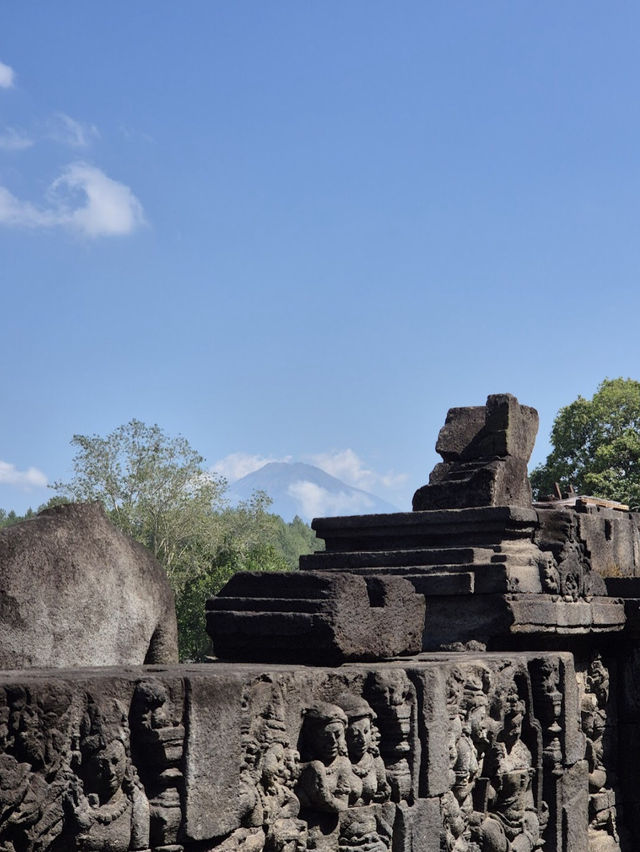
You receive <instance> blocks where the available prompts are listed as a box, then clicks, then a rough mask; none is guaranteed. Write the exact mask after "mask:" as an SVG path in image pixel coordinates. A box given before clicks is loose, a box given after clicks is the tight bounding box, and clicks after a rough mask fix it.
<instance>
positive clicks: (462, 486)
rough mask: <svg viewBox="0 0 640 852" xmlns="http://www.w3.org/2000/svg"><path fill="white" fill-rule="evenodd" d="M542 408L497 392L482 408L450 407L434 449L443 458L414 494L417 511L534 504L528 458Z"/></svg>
mask: <svg viewBox="0 0 640 852" xmlns="http://www.w3.org/2000/svg"><path fill="white" fill-rule="evenodd" d="M537 431H538V412H537V411H536V410H535V409H534V408H530V407H529V406H526V405H520V404H519V402H518V400H517V399H516V398H515V397H514V396H512V395H511V394H494V395H492V396H489V397H488V398H487V404H486V406H484V408H479V407H477V406H474V407H470V408H452V409H450V410H449V413H448V414H447V419H446V422H445V425H444V426H443V428H442V429H441V431H440V435H439V436H438V441H437V443H436V450H437V451H438V452H439V453H440V455H441V456H442V458H443V459H444V461H443V462H442V463H440V464H438V465H436V467H435V468H434V469H433V471H432V473H431V476H430V477H429V484H428V485H425V486H423V487H422V488H419V489H418V490H417V491H416V493H415V494H414V497H413V508H414V510H416V511H418V510H426V509H437V508H448V509H462V508H465V507H469V506H530V505H531V486H530V485H529V479H528V477H527V462H528V461H529V458H530V456H531V452H532V450H533V445H534V442H535V438H536V433H537Z"/></svg>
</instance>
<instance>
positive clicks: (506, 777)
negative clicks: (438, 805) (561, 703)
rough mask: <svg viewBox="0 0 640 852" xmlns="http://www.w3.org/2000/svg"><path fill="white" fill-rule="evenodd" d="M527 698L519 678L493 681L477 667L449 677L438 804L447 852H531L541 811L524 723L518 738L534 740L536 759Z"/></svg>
mask: <svg viewBox="0 0 640 852" xmlns="http://www.w3.org/2000/svg"><path fill="white" fill-rule="evenodd" d="M518 684H520V686H519V685H518ZM528 695H529V686H528V678H527V675H526V674H525V673H524V672H521V673H519V674H514V673H509V672H505V674H504V675H503V676H502V675H501V676H500V677H499V678H498V680H497V681H495V680H494V676H492V674H491V672H490V671H489V670H488V669H486V668H483V667H481V666H471V667H461V666H456V667H454V668H453V669H451V671H450V672H449V676H448V679H447V714H448V718H449V725H450V727H449V752H448V753H449V778H450V789H449V790H448V791H447V792H445V794H444V796H443V802H442V804H443V808H442V812H443V837H444V840H443V842H444V848H446V849H447V850H452V852H453V851H454V850H455V852H498V850H499V852H510V850H514V852H515V851H516V850H517V852H525V850H526V852H531V850H534V849H537V848H540V847H541V846H542V839H541V836H542V831H543V830H544V827H545V825H546V818H547V810H546V806H544V805H543V804H542V803H541V802H539V801H537V790H538V787H537V783H536V784H535V786H534V782H537V781H538V780H539V777H540V772H541V770H542V766H541V765H540V763H539V761H537V759H536V758H534V755H533V754H532V751H531V748H529V746H528V745H527V743H526V742H525V736H524V735H523V725H524V724H525V722H526V726H527V729H528V730H527V736H526V739H527V740H528V741H529V742H530V743H531V744H532V745H533V742H532V741H535V751H536V754H537V753H538V752H539V747H538V746H539V743H538V740H539V725H538V723H537V722H536V720H534V719H533V717H532V714H531V708H530V707H529V706H528V699H527V698H526V696H528ZM534 790H535V793H534Z"/></svg>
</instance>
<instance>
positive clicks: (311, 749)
mask: <svg viewBox="0 0 640 852" xmlns="http://www.w3.org/2000/svg"><path fill="white" fill-rule="evenodd" d="M346 728H347V717H346V715H345V713H344V711H343V710H342V709H341V708H340V707H337V706H336V705H334V704H327V703H325V702H318V703H317V704H314V705H312V706H311V707H309V708H308V709H307V710H306V712H305V715H304V721H303V725H302V733H301V744H302V748H301V757H302V759H303V761H306V762H305V763H304V765H303V768H302V772H301V774H300V779H299V781H298V785H297V788H296V792H297V794H298V798H299V800H300V804H301V805H302V807H303V808H312V809H314V810H318V811H326V812H328V813H339V812H340V811H344V810H346V809H347V807H348V804H349V796H350V794H351V790H352V788H353V786H354V776H353V772H352V771H351V763H350V762H349V758H348V757H347V756H346V755H347V747H346V742H345V731H346Z"/></svg>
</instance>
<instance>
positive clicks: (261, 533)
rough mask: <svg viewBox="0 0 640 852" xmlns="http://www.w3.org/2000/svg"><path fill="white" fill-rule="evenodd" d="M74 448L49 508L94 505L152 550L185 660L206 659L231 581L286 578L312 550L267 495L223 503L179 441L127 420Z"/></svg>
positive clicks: (77, 439)
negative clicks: (270, 574) (209, 605)
mask: <svg viewBox="0 0 640 852" xmlns="http://www.w3.org/2000/svg"><path fill="white" fill-rule="evenodd" d="M71 443H72V445H73V446H74V447H76V454H75V456H74V459H73V470H74V476H73V478H72V479H71V481H70V482H56V483H54V486H53V487H54V489H55V490H56V491H57V492H58V496H56V497H54V498H53V500H52V501H50V502H51V503H53V502H60V499H61V497H65V498H67V499H70V500H74V501H85V500H99V501H100V502H101V503H102V504H103V505H104V507H105V509H106V511H107V512H108V514H109V515H110V517H111V519H112V521H113V522H114V523H115V525H116V526H118V527H119V528H120V529H122V530H123V531H124V532H126V533H128V534H129V535H131V536H132V537H133V538H135V539H136V540H137V541H139V542H141V544H144V545H145V546H146V547H148V548H149V549H150V550H151V551H152V553H153V554H154V555H155V557H156V558H157V559H158V560H159V561H160V563H161V564H162V565H163V566H164V567H165V569H166V571H167V576H168V578H169V582H170V583H171V586H172V588H173V590H174V593H175V596H176V611H177V615H178V638H179V644H180V656H181V658H182V659H202V658H203V657H204V656H205V655H206V654H207V653H210V651H211V649H210V642H209V638H208V636H207V634H206V631H205V628H204V611H205V601H206V599H207V597H209V596H210V595H212V594H215V593H216V592H217V591H219V589H220V588H221V587H222V586H223V585H224V584H225V583H226V582H227V581H228V580H229V578H230V577H231V576H232V574H234V573H235V572H236V571H242V570H245V571H257V570H260V571H286V570H291V569H293V568H296V567H297V562H298V557H299V556H300V555H301V554H302V553H308V552H309V551H310V550H312V549H314V547H317V544H316V542H315V541H314V534H313V532H312V530H311V529H310V528H309V527H307V526H306V524H304V523H303V522H302V521H301V520H300V519H299V518H297V519H295V520H294V521H293V522H292V523H291V524H286V523H285V522H284V521H283V520H282V518H280V517H279V516H277V515H273V514H271V513H270V512H269V506H270V503H271V501H270V499H269V498H268V497H267V495H266V494H264V493H263V492H256V493H254V494H253V496H252V497H251V498H250V499H249V500H247V501H245V502H243V503H240V504H239V505H237V506H233V507H232V506H230V505H228V503H227V501H226V499H225V489H226V481H225V480H224V479H223V478H222V477H220V476H216V475H215V474H212V473H211V472H210V471H208V470H207V469H206V467H205V464H204V459H203V457H202V456H201V455H200V454H199V453H197V452H196V451H195V450H194V449H193V447H191V445H190V444H189V442H188V441H187V440H186V439H185V438H183V437H177V438H172V437H169V436H168V435H166V434H165V433H164V432H163V431H162V430H161V429H160V427H159V426H148V425H146V424H145V423H142V422H141V421H139V420H131V421H130V422H129V423H126V424H124V425H123V426H119V427H118V428H117V429H115V430H114V431H113V432H111V433H110V434H109V435H107V436H106V437H101V436H99V435H91V436H88V435H74V437H73V439H72V441H71ZM4 520H5V523H7V522H8V523H11V522H15V520H19V519H18V518H16V517H13V518H9V516H6V517H5V519H4ZM2 521H3V518H2V516H0V526H1V525H2ZM303 528H304V529H303Z"/></svg>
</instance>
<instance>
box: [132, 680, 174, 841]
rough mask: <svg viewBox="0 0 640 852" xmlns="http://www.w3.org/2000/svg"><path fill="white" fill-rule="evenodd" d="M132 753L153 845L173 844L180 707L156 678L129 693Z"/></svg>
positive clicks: (142, 683) (139, 685) (146, 681)
mask: <svg viewBox="0 0 640 852" xmlns="http://www.w3.org/2000/svg"><path fill="white" fill-rule="evenodd" d="M130 722H131V728H132V737H131V739H132V755H133V758H134V761H135V762H136V764H137V766H138V767H139V774H140V780H141V781H142V784H143V786H144V789H145V793H146V795H147V798H148V799H149V808H150V837H151V843H152V845H153V846H165V845H168V844H175V843H176V840H177V838H178V834H179V831H180V825H181V822H182V800H181V796H182V792H183V786H184V778H183V771H182V761H183V753H184V738H185V729H184V726H183V725H182V707H180V708H179V709H177V710H176V709H175V708H174V707H172V704H171V701H170V697H169V693H168V690H167V689H166V687H165V686H164V685H163V684H162V683H161V682H160V681H158V680H145V681H142V682H141V683H139V684H138V686H137V687H136V689H135V692H134V694H133V700H132V705H131V712H130Z"/></svg>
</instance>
